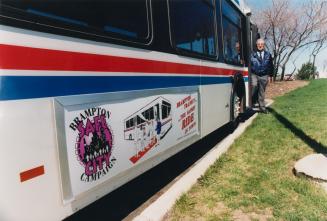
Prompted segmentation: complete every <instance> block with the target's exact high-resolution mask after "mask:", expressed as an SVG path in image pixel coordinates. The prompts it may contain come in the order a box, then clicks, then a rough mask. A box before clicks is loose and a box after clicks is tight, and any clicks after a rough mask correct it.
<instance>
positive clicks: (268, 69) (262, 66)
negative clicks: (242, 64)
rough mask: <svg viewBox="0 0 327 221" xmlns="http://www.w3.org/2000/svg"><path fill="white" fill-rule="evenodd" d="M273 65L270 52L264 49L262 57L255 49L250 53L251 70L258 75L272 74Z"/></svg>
mask: <svg viewBox="0 0 327 221" xmlns="http://www.w3.org/2000/svg"><path fill="white" fill-rule="evenodd" d="M273 71H274V67H273V63H272V57H271V54H270V53H269V52H268V51H265V53H264V56H263V59H261V58H260V57H259V56H258V54H257V51H255V52H253V53H252V54H251V72H252V73H253V74H256V75H258V76H264V75H270V76H272V75H273Z"/></svg>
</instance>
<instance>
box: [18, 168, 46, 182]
mask: <svg viewBox="0 0 327 221" xmlns="http://www.w3.org/2000/svg"><path fill="white" fill-rule="evenodd" d="M43 174H44V166H39V167H35V168H33V169H30V170H26V171H23V172H21V173H20V182H24V181H27V180H30V179H33V178H35V177H37V176H41V175H43Z"/></svg>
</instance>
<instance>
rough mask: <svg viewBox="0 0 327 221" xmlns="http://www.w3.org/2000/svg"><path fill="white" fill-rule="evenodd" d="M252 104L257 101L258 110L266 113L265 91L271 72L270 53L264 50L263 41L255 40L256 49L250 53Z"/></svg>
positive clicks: (260, 39)
mask: <svg viewBox="0 0 327 221" xmlns="http://www.w3.org/2000/svg"><path fill="white" fill-rule="evenodd" d="M251 72H252V104H255V103H257V102H258V103H259V109H260V112H262V113H265V114H267V113H268V112H267V110H266V105H265V91H266V87H267V84H268V80H269V76H270V77H271V76H272V73H273V63H272V57H271V54H270V53H269V52H268V51H266V50H265V41H264V40H263V39H262V38H259V39H258V40H257V50H256V51H254V52H253V53H252V54H251Z"/></svg>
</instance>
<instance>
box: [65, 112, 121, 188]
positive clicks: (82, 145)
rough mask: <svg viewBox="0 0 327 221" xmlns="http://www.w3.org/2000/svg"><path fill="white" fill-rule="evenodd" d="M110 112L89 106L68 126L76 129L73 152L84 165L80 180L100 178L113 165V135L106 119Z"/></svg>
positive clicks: (86, 180)
mask: <svg viewBox="0 0 327 221" xmlns="http://www.w3.org/2000/svg"><path fill="white" fill-rule="evenodd" d="M109 117H110V112H109V111H107V110H105V109H102V108H91V109H88V110H85V111H84V113H80V115H79V117H76V118H75V119H74V122H73V123H71V124H70V128H71V129H72V130H74V131H78V136H77V140H76V144H75V153H76V155H77V159H78V161H79V162H80V164H81V165H82V166H83V167H84V173H83V174H82V175H81V180H82V181H85V182H91V181H95V180H98V179H100V178H101V177H102V176H104V175H106V174H107V173H108V172H109V169H110V168H112V167H113V164H114V163H115V161H116V159H115V158H114V157H113V156H112V149H113V135H112V131H111V129H110V127H109V126H108V123H107V120H108V119H109Z"/></svg>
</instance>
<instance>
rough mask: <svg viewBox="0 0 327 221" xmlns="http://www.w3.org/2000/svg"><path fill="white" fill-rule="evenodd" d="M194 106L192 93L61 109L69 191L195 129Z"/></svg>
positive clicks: (148, 155)
mask: <svg viewBox="0 0 327 221" xmlns="http://www.w3.org/2000/svg"><path fill="white" fill-rule="evenodd" d="M198 106H199V103H198V93H197V92H193V93H184V94H160V95H156V96H149V97H143V98H135V99H131V100H127V101H126V100H124V101H122V102H117V101H115V102H112V103H110V102H108V103H105V104H103V103H101V105H100V104H99V105H94V106H92V107H90V108H87V109H78V110H76V109H75V110H73V111H68V110H67V109H65V133H66V146H67V155H68V165H69V174H70V179H71V187H72V191H73V195H74V196H76V195H78V194H80V193H82V192H84V191H87V190H89V189H90V188H93V187H95V186H96V185H98V184H100V183H102V182H104V181H106V180H108V179H110V178H112V177H114V176H115V175H117V174H119V173H121V172H123V171H125V170H127V169H130V168H131V167H133V166H134V165H137V164H140V163H142V162H143V161H145V160H147V159H150V158H152V157H156V156H157V155H159V154H160V153H161V152H162V151H165V150H167V149H169V148H171V147H173V146H174V145H176V144H178V143H180V142H183V141H184V140H186V139H188V138H190V137H192V136H194V135H196V134H199V129H198V128H199V125H198V124H199V119H198V118H199V116H198Z"/></svg>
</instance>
